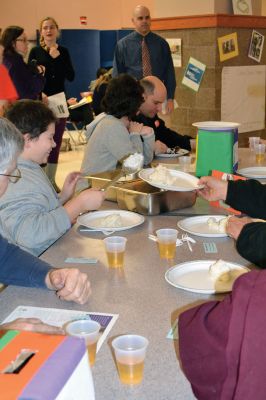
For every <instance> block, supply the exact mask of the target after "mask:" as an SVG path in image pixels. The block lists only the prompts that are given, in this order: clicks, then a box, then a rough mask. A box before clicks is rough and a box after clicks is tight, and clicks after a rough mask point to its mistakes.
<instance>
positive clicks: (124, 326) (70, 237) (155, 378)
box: [0, 202, 249, 400]
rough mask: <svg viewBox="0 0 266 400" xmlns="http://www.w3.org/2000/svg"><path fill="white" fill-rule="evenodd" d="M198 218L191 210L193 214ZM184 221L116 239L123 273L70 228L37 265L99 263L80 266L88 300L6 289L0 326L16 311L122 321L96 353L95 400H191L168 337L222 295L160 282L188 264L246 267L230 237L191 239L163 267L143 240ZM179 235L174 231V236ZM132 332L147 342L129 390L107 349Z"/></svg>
mask: <svg viewBox="0 0 266 400" xmlns="http://www.w3.org/2000/svg"><path fill="white" fill-rule="evenodd" d="M104 208H105V209H112V208H116V204H115V203H111V202H105V205H104ZM193 213H195V211H193V210H192V212H191V214H193ZM181 218H183V217H181V216H176V215H159V216H151V217H146V218H145V222H144V223H143V224H142V225H140V226H137V227H135V228H132V229H129V230H125V231H122V232H120V234H121V235H123V236H125V237H126V238H127V239H128V242H127V249H126V261H125V267H124V268H123V269H122V270H115V269H114V270H111V269H109V268H108V267H107V260H106V255H105V251H104V247H103V242H102V239H103V238H104V235H103V234H102V233H99V232H90V233H88V232H80V227H78V226H77V225H75V226H74V227H72V229H71V230H70V231H69V232H67V233H66V234H65V235H64V236H63V237H61V238H60V239H59V240H58V241H57V242H56V243H55V244H54V245H53V246H51V247H50V248H49V249H48V250H47V251H46V252H45V253H44V254H43V255H42V257H41V258H42V259H43V260H46V261H48V262H49V263H51V264H52V265H54V266H57V267H66V266H73V267H74V266H75V267H76V266H77V265H74V264H65V262H64V260H65V259H66V258H67V257H95V258H97V259H98V263H97V264H93V265H81V264H79V266H78V267H79V268H80V270H82V271H84V272H86V273H87V274H88V276H89V279H90V281H91V284H92V289H93V293H92V296H91V297H90V299H89V302H88V303H87V304H86V305H83V306H80V305H77V304H74V303H67V302H62V301H60V300H58V299H57V297H56V295H55V294H54V293H52V292H49V291H47V290H39V289H33V288H19V287H15V286H9V287H8V288H7V289H5V290H4V291H3V292H2V293H1V294H0V299H1V303H0V304H1V305H0V319H1V320H2V319H4V318H5V317H6V316H7V315H8V314H10V312H11V311H12V310H13V309H14V308H15V307H17V306H18V305H34V306H40V307H55V308H62V309H67V308H69V309H74V310H82V311H91V312H103V313H114V314H119V318H118V320H117V321H116V323H115V325H114V327H113V328H112V330H111V332H110V334H109V336H108V338H107V340H106V341H105V342H104V344H103V346H102V347H101V349H100V351H99V352H98V354H97V359H96V363H95V366H94V367H93V371H92V372H93V378H94V383H95V391H96V399H97V400H109V399H110V400H111V399H115V400H131V399H132V400H133V399H134V400H136V399H138V400H191V399H194V396H193V394H192V391H191V388H190V385H189V383H188V381H187V380H186V378H185V376H184V375H183V373H182V371H181V369H180V365H179V361H178V341H177V340H171V339H167V338H166V336H167V334H168V332H169V330H170V328H171V325H172V323H173V322H174V321H175V320H176V317H177V316H178V315H179V313H180V312H181V311H183V310H185V309H187V308H189V307H191V306H193V305H195V304H199V303H200V302H204V301H208V300H212V299H221V298H222V297H223V296H222V295H219V296H218V295H216V296H215V295H206V294H205V295H203V294H199V293H192V292H187V291H184V290H181V289H177V288H175V287H173V286H171V285H169V284H168V283H167V282H166V280H165V277H164V275H165V272H166V271H167V269H168V268H169V267H171V266H173V265H175V264H178V263H180V262H184V261H189V260H199V259H200V260H201V259H203V260H206V259H208V260H216V259H219V258H222V259H224V260H227V261H233V262H236V263H239V264H241V265H244V266H249V263H248V262H247V261H246V260H244V259H243V258H242V257H241V256H240V255H239V254H238V253H237V251H236V250H235V246H234V241H233V239H231V238H229V237H225V238H207V237H196V236H194V238H195V239H196V244H194V245H193V252H190V251H189V249H188V247H187V246H186V245H185V244H184V245H182V246H181V247H177V250H176V256H175V259H174V260H173V261H172V262H167V261H163V260H160V258H159V256H158V249H157V246H156V243H155V242H153V241H151V240H149V239H148V234H149V233H152V234H154V233H155V231H156V229H159V228H164V227H169V228H176V225H177V221H178V220H179V219H181ZM180 236H181V232H179V237H180ZM204 243H215V245H216V247H217V253H215V254H212V253H207V254H206V253H205V250H204V248H205V247H204ZM125 333H137V334H140V335H144V336H145V337H147V338H148V339H149V342H150V344H149V347H148V351H147V357H146V361H145V370H144V380H143V382H142V383H141V384H140V385H137V386H135V387H128V386H126V385H122V384H120V382H119V378H118V375H117V371H116V367H115V363H114V360H113V357H112V353H111V349H110V341H111V339H112V338H113V337H115V336H116V335H121V334H125Z"/></svg>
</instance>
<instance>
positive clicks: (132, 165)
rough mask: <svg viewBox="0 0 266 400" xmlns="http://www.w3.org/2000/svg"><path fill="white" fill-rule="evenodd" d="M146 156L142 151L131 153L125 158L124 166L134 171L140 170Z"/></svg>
mask: <svg viewBox="0 0 266 400" xmlns="http://www.w3.org/2000/svg"><path fill="white" fill-rule="evenodd" d="M143 163H144V156H143V154H140V153H134V154H131V155H130V156H129V157H127V158H126V159H125V160H124V163H123V165H124V167H126V168H128V169H129V170H132V171H138V170H140V169H141V168H142V167H143Z"/></svg>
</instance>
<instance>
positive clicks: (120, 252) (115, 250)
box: [103, 236, 127, 268]
mask: <svg viewBox="0 0 266 400" xmlns="http://www.w3.org/2000/svg"><path fill="white" fill-rule="evenodd" d="M103 241H104V245H105V250H106V255H107V260H108V265H109V267H110V268H122V267H123V266H124V260H125V250H126V242H127V239H126V238H125V237H123V236H110V237H107V238H105V239H103Z"/></svg>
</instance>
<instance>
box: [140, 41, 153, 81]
mask: <svg viewBox="0 0 266 400" xmlns="http://www.w3.org/2000/svg"><path fill="white" fill-rule="evenodd" d="M141 56H142V72H143V77H145V76H148V75H152V69H151V60H150V53H149V49H148V46H147V43H146V41H145V38H143V39H142V42H141Z"/></svg>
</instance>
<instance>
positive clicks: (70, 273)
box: [45, 268, 91, 304]
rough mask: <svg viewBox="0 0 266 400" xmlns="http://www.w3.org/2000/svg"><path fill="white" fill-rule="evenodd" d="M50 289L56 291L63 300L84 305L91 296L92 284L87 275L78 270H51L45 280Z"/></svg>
mask: <svg viewBox="0 0 266 400" xmlns="http://www.w3.org/2000/svg"><path fill="white" fill-rule="evenodd" d="M45 283H46V286H47V288H48V289H52V290H55V291H56V294H57V296H58V297H59V298H60V299H61V300H66V301H75V302H76V303H79V304H84V303H86V301H87V300H88V298H89V296H90V294H91V284H90V282H89V280H88V277H87V275H86V274H84V273H82V272H80V271H79V270H78V269H76V268H62V269H61V268H58V269H51V270H50V271H49V272H48V274H47V275H46V278H45Z"/></svg>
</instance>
